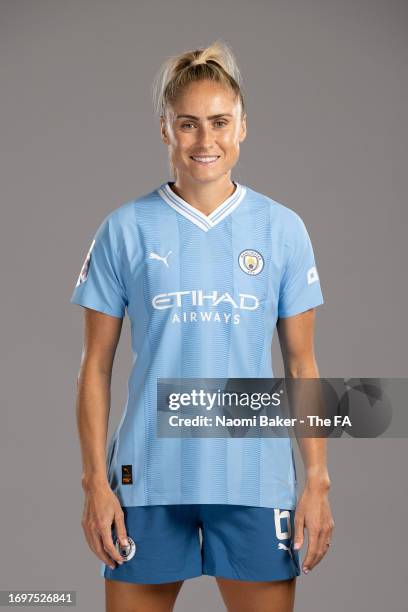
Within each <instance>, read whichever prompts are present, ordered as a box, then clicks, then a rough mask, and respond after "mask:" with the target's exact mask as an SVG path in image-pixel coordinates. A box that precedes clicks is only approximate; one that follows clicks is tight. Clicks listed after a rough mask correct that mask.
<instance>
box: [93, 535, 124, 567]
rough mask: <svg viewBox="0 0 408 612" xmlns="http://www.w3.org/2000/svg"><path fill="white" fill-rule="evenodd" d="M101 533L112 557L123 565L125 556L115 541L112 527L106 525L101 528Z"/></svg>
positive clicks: (105, 546) (106, 548) (106, 549)
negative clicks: (123, 556) (117, 547)
mask: <svg viewBox="0 0 408 612" xmlns="http://www.w3.org/2000/svg"><path fill="white" fill-rule="evenodd" d="M99 535H100V536H101V538H102V543H103V547H104V549H105V551H106V552H107V553H108V554H109V555H110V556H111V557H112V559H114V560H115V561H116V562H117V563H119V565H122V563H123V558H122V556H121V554H120V553H119V551H118V550H117V549H116V547H115V545H114V543H113V539H112V531H111V529H110V527H104V528H102V529H100V530H99Z"/></svg>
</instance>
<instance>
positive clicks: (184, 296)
mask: <svg viewBox="0 0 408 612" xmlns="http://www.w3.org/2000/svg"><path fill="white" fill-rule="evenodd" d="M155 102H156V109H157V111H158V113H159V115H160V125H161V137H162V140H163V142H164V143H165V144H166V146H167V148H168V153H169V159H170V163H171V168H172V171H173V174H174V179H175V180H174V181H169V182H165V183H163V184H162V185H161V186H160V187H159V188H157V189H155V190H153V191H151V192H150V193H148V194H145V195H143V196H140V197H138V198H137V199H135V200H132V201H129V202H126V203H125V204H122V205H121V206H119V207H118V208H117V209H115V210H113V211H112V212H111V213H110V214H109V215H108V216H107V217H106V218H105V219H104V220H103V222H102V223H101V225H100V227H99V228H98V230H97V232H96V234H95V236H94V240H93V241H92V244H91V247H90V249H89V252H88V254H87V256H86V259H85V262H84V264H83V268H82V270H81V273H80V275H79V278H78V282H77V285H76V287H75V289H74V293H73V295H72V297H71V302H73V303H77V304H81V305H82V306H84V307H85V342H84V350H83V356H82V363H81V369H80V373H79V377H78V398H77V415H78V427H79V434H80V440H81V450H82V457H83V475H82V484H83V488H84V492H85V508H84V515H83V520H82V525H83V528H84V532H85V536H86V539H87V541H88V544H89V546H90V548H91V549H92V550H93V552H94V553H95V554H96V555H97V557H98V558H99V559H100V560H101V561H102V562H103V563H102V566H101V575H102V576H103V577H105V587H106V602H107V610H109V611H117V610H120V611H121V612H126V611H127V610H129V611H130V610H135V609H137V610H139V609H140V610H145V609H148V610H150V611H156V610H157V611H164V610H172V609H173V606H174V603H175V600H176V597H177V594H178V592H179V590H180V588H181V585H182V583H183V580H185V579H188V578H192V577H195V576H199V575H201V574H208V575H211V576H215V577H216V580H217V583H218V586H219V588H220V591H221V594H222V597H223V599H224V601H225V604H226V606H227V608H228V609H229V610H234V611H249V610H257V611H261V610H268V611H269V612H274V611H276V612H277V611H279V612H289V611H291V610H293V602H294V594H295V582H296V577H297V576H299V575H300V573H301V571H300V565H299V553H298V549H299V548H300V547H301V546H302V544H303V533H304V528H307V529H308V536H309V538H308V540H309V542H308V550H307V553H306V556H305V558H304V562H303V569H304V571H305V572H307V571H309V570H310V569H312V568H313V567H314V566H315V565H316V564H317V563H318V562H319V561H320V560H321V558H322V557H323V555H324V554H325V552H326V551H327V547H328V545H329V543H330V539H331V533H332V529H333V520H332V516H331V511H330V506H329V501H328V490H329V484H330V481H329V476H328V470H327V465H326V446H325V440H324V439H323V438H320V439H312V438H304V439H302V440H301V441H299V444H300V449H301V453H302V457H303V461H304V464H305V475H306V485H305V489H304V491H303V492H302V495H301V497H300V499H299V502H298V503H297V488H296V487H297V481H296V472H295V467H294V464H293V452H292V445H291V440H290V438H276V437H275V438H272V437H270V438H261V437H251V438H244V437H241V438H228V437H224V438H204V437H202V438H199V437H184V438H180V437H173V438H171V437H160V436H158V435H157V432H156V426H157V423H158V419H157V417H158V415H159V411H158V407H157V382H160V380H159V379H161V378H176V379H180V378H211V377H214V378H218V377H225V378H229V377H232V378H240V377H243V378H270V377H273V372H272V363H271V342H272V336H273V332H274V328H275V325H276V326H277V329H278V334H279V340H280V344H281V347H282V353H283V358H284V364H285V372H286V376H288V377H298V378H317V377H318V376H319V372H318V368H317V365H316V361H315V356H314V350H313V328H314V318H315V307H316V306H318V305H319V304H322V303H323V296H322V293H321V288H320V281H319V277H318V274H317V270H316V264H315V259H314V254H313V249H312V245H311V242H310V238H309V235H308V233H307V230H306V228H305V225H304V223H303V221H302V220H301V218H300V217H299V216H298V215H297V213H295V212H294V211H292V210H291V209H289V208H287V207H285V206H283V205H282V204H279V203H277V202H275V201H274V200H272V199H271V198H269V197H268V196H266V195H263V194H261V193H259V192H257V191H255V190H253V189H251V188H250V187H249V186H246V185H241V184H240V183H238V182H237V181H233V180H232V179H231V171H232V168H233V167H234V166H235V164H236V163H237V161H238V157H239V148H240V143H241V142H243V140H244V139H245V137H246V130H247V128H246V112H245V107H244V100H243V96H242V91H241V88H240V75H239V71H238V68H237V66H236V62H235V58H234V56H233V54H232V52H231V50H230V49H229V48H228V46H227V45H225V44H223V43H221V42H218V41H217V42H215V43H213V44H212V45H210V46H209V47H208V48H206V49H199V50H192V51H188V52H185V53H182V54H181V55H179V56H177V57H172V58H169V59H168V60H167V61H166V62H165V63H164V64H163V65H162V67H161V70H160V72H159V73H158V76H157V78H156V81H155ZM126 309H127V312H128V316H129V318H130V321H131V332H132V350H133V355H134V361H133V367H132V371H131V373H130V377H129V384H128V397H127V401H126V406H125V409H124V412H123V416H122V418H121V421H120V423H119V425H118V426H117V428H116V431H115V433H114V435H113V436H112V439H111V441H110V444H109V448H108V454H107V458H106V464H105V444H106V435H107V423H108V415H109V402H110V380H111V372H112V364H113V360H114V355H115V350H116V347H117V344H118V341H119V337H120V332H121V327H122V320H123V317H124V315H125V311H126ZM161 416H163V415H161ZM295 509H296V516H295ZM200 530H201V535H202V548H201V545H200V539H199V531H200Z"/></svg>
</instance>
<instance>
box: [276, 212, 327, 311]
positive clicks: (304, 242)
mask: <svg viewBox="0 0 408 612" xmlns="http://www.w3.org/2000/svg"><path fill="white" fill-rule="evenodd" d="M292 212H293V215H292V216H291V218H290V220H289V222H288V224H287V231H286V234H285V235H286V238H285V245H284V253H285V265H284V269H283V273H282V278H281V283H280V288H279V305H278V317H279V318H284V317H291V316H294V315H296V314H300V313H301V312H304V311H306V310H309V308H314V307H315V306H319V305H320V304H323V303H324V299H323V294H322V290H321V286H320V278H319V274H318V272H317V267H316V261H315V257H314V252H313V247H312V243H311V240H310V237H309V234H308V231H307V229H306V226H305V224H304V222H303V220H302V219H301V217H300V216H299V215H298V214H297V213H295V212H294V211H292Z"/></svg>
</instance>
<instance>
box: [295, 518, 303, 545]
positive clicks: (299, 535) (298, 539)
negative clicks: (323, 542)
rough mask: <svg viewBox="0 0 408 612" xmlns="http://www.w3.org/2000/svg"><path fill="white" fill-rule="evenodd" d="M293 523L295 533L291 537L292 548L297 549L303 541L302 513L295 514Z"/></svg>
mask: <svg viewBox="0 0 408 612" xmlns="http://www.w3.org/2000/svg"><path fill="white" fill-rule="evenodd" d="M294 523H295V535H294V537H293V542H294V543H293V548H294V549H295V550H299V548H302V546H303V542H304V515H303V514H300V513H299V515H297V514H295V520H294Z"/></svg>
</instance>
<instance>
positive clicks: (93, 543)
mask: <svg viewBox="0 0 408 612" xmlns="http://www.w3.org/2000/svg"><path fill="white" fill-rule="evenodd" d="M82 526H83V529H84V533H85V538H86V541H87V542H88V546H89V548H90V549H91V550H92V552H93V553H94V554H95V555H96V556H97V557H99V559H100V560H101V561H103V562H104V563H106V565H109V567H111V568H112V569H115V564H114V562H113V561H112V559H111V558H110V557H109V556H108V555H107V554H106V552H105V551H104V550H103V548H102V542H101V541H100V539H99V536H98V533H97V532H96V531H94V530H92V529H91V528H89V527H88V526H86V525H84V524H83V525H82Z"/></svg>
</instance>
